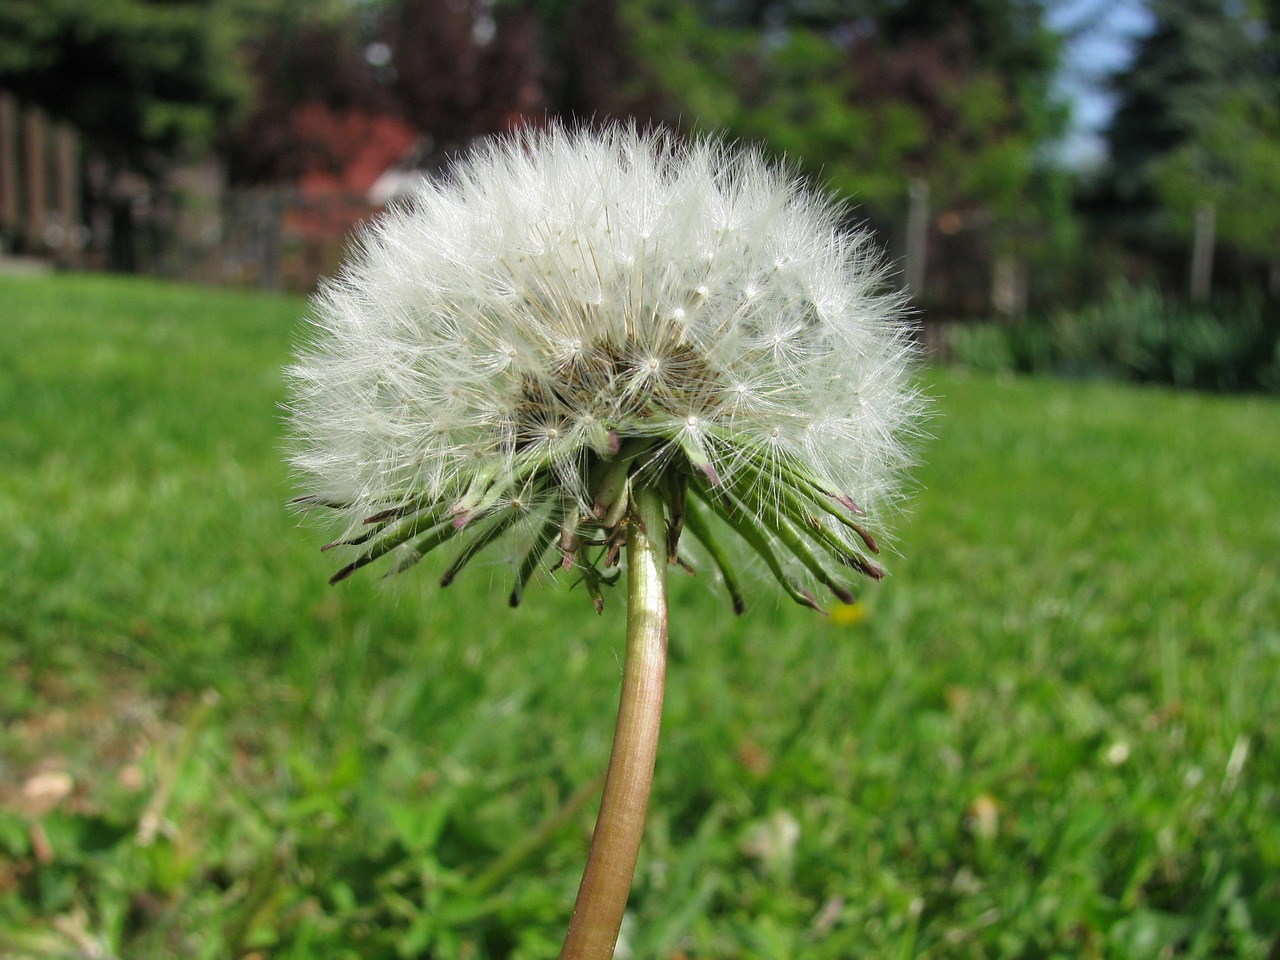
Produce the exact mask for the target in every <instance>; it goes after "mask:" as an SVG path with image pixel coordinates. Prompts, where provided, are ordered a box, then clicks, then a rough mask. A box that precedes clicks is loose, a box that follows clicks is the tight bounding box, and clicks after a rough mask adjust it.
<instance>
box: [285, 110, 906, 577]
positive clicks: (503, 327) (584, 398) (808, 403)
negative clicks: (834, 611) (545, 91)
mask: <svg viewBox="0 0 1280 960" xmlns="http://www.w3.org/2000/svg"><path fill="white" fill-rule="evenodd" d="M841 222H842V217H841V213H840V210H839V208H838V207H837V206H836V205H835V204H834V203H833V202H832V201H831V200H830V199H829V198H827V197H824V196H823V195H821V194H818V193H815V192H813V191H811V190H809V189H807V188H805V187H804V186H803V185H802V184H801V183H800V181H799V180H798V179H797V178H796V177H795V175H794V174H793V173H792V172H790V171H788V170H786V169H784V168H780V167H778V166H775V165H772V164H770V163H768V162H766V161H765V160H764V159H763V158H762V157H761V156H760V155H759V154H758V153H755V152H752V151H749V150H741V149H738V148H734V147H731V146H728V145H726V144H723V143H720V142H717V141H715V140H702V141H697V142H694V143H681V142H677V141H676V140H674V139H672V138H670V137H668V136H666V135H663V134H660V133H644V132H639V131H637V130H635V129H632V128H609V129H605V130H602V131H586V130H584V131H568V130H565V129H561V128H556V127H553V128H551V129H549V130H546V131H542V132H536V133H524V134H519V135H515V136H510V137H507V138H504V139H497V140H494V141H492V142H490V143H489V144H488V145H486V146H484V147H482V148H480V149H479V150H477V151H476V152H474V153H473V154H471V155H470V156H468V157H467V158H465V159H463V160H461V161H460V162H459V163H458V164H457V165H456V166H455V167H454V169H453V170H452V172H451V174H450V175H449V176H448V177H446V178H442V179H438V180H433V181H426V182H424V183H423V184H422V185H421V186H420V187H419V189H418V192H417V193H416V194H415V195H414V196H413V197H412V198H411V199H410V200H408V201H407V202H405V203H403V204H401V205H399V206H396V207H393V208H392V209H390V210H388V211H387V212H386V213H385V214H384V215H383V216H382V217H381V218H380V219H379V220H378V221H376V222H375V223H374V224H372V225H371V226H369V227H367V228H365V229H364V231H363V232H362V234H361V235H360V237H359V239H358V243H357V245H356V249H355V251H354V253H353V255H352V256H351V258H350V260H349V261H348V262H347V263H346V265H345V266H344V267H343V268H342V270H341V272H340V273H339V274H338V275H337V276H336V277H335V278H333V279H331V280H329V281H328V282H326V283H325V284H324V285H323V286H322V288H321V290H320V292H319V293H318V294H317V296H316V297H315V299H314V300H313V303H312V310H311V316H310V319H311V325H312V329H311V339H310V341H309V343H308V344H307V345H306V346H305V347H304V349H303V350H302V352H301V357H300V359H299V360H298V362H297V363H296V364H295V365H294V366H293V367H291V368H290V370H289V376H290V380H291V387H292V396H291V414H292V428H293V433H294V437H295V444H294V452H293V463H294V466H295V467H296V468H297V470H298V472H299V473H300V475H301V476H302V477H303V481H304V483H305V484H306V490H307V494H308V496H309V497H310V498H311V499H312V500H314V501H317V502H325V503H332V504H335V505H338V506H339V508H340V509H341V510H343V511H345V512H346V515H347V516H346V519H347V523H348V527H349V528H354V527H358V526H359V524H360V523H361V522H362V521H363V520H364V519H365V518H368V517H370V516H378V515H379V514H380V511H381V512H386V511H388V510H389V509H399V510H400V511H401V513H402V514H403V515H404V516H406V517H409V516H413V515H415V514H414V513H413V510H422V511H426V510H428V509H434V510H436V511H437V514H440V513H441V511H444V512H445V513H446V515H447V516H449V517H457V518H465V521H464V523H463V526H464V527H470V526H471V524H472V522H473V521H472V519H471V518H473V517H474V518H478V519H477V520H476V521H475V522H480V521H481V520H484V519H485V518H498V517H499V516H500V513H499V511H500V510H501V509H506V508H511V507H514V508H515V511H514V512H515V513H518V514H519V515H520V521H519V523H514V521H513V528H519V529H520V530H522V531H523V532H524V533H526V534H527V535H528V536H529V537H530V538H536V537H537V536H541V535H542V521H543V520H544V519H545V520H546V521H547V523H548V524H549V525H551V526H553V527H554V530H555V532H556V535H557V536H558V535H559V531H560V530H561V529H562V528H565V529H576V528H574V527H573V524H574V523H578V522H579V521H578V520H572V514H573V511H575V510H576V511H579V512H580V513H581V514H582V516H583V517H585V518H586V519H583V520H581V522H583V523H585V522H587V521H588V520H589V519H590V518H591V517H592V516H594V515H595V514H598V513H600V507H601V504H599V503H598V500H599V497H600V496H601V495H602V494H601V492H600V491H601V489H604V488H603V487H602V486H601V484H602V481H601V480H600V477H601V476H603V475H607V474H608V473H609V470H610V464H611V463H613V462H614V460H615V458H621V459H623V460H625V459H626V458H627V457H631V458H632V461H634V462H632V461H628V462H629V463H632V465H631V466H628V467H627V469H628V470H630V471H631V472H632V473H636V471H641V470H644V469H648V470H649V471H650V472H651V473H656V472H660V471H661V470H672V471H676V472H677V473H680V475H681V477H685V476H686V474H687V476H688V477H690V478H692V479H691V480H690V481H689V482H691V483H695V484H703V485H709V486H710V492H709V493H708V494H707V497H708V499H707V502H708V503H709V504H711V505H712V506H713V507H714V508H715V509H716V510H717V511H721V512H724V513H725V514H726V516H728V515H729V512H730V505H727V502H728V501H729V500H733V501H734V502H735V503H739V506H738V507H733V509H746V510H749V511H755V512H757V513H759V514H760V515H761V516H762V517H763V518H764V520H765V521H766V522H771V516H769V515H768V514H769V512H770V511H772V512H773V513H775V514H776V512H777V510H779V509H781V507H779V506H777V505H778V504H784V505H785V504H786V503H789V502H790V501H789V500H787V498H786V497H783V496H781V494H780V493H779V491H776V490H773V491H770V490H765V489H760V488H761V487H762V485H767V484H768V483H773V482H786V483H792V484H794V485H795V489H796V490H797V491H799V495H802V499H803V498H808V500H811V501H814V502H815V503H819V504H820V503H821V501H823V499H824V497H825V498H828V499H830V498H835V499H837V500H838V501H839V502H844V501H846V500H847V501H849V502H851V503H856V504H857V505H858V507H859V509H860V510H863V511H865V512H868V513H871V514H873V515H874V514H875V513H876V512H877V511H880V510H881V509H882V508H883V507H884V506H886V505H887V504H889V503H891V502H892V501H893V500H894V499H895V498H896V497H897V496H898V492H897V491H898V490H899V487H900V482H899V481H900V476H901V474H902V471H903V469H904V467H906V466H907V465H908V463H909V460H910V452H909V441H910V439H911V437H912V435H913V431H914V429H915V428H914V424H915V422H916V420H917V418H918V415H919V412H920V401H919V398H918V396H917V394H916V393H915V391H914V390H913V388H912V387H911V385H910V379H909V369H910V358H911V347H910V344H909V338H908V335H907V330H906V328H905V326H904V325H903V324H902V323H901V321H900V320H899V313H900V308H901V301H900V298H899V297H898V296H897V295H895V294H893V293H892V292H890V291H888V290H887V287H886V282H885V274H884V271H883V268H882V266H881V265H880V262H879V261H878V260H877V258H876V255H875V253H874V252H873V249H872V245H871V244H870V242H869V240H868V238H867V237H865V236H863V235H862V234H858V233H852V234H851V233H849V232H847V231H845V230H844V228H843V227H842V226H841ZM673 305H674V306H673ZM619 450H621V451H622V453H619ZM637 450H639V451H641V452H640V453H638V454H637V453H636V452H635V451H637ZM646 465H647V466H646ZM721 478H725V479H724V480H723V481H722V479H721ZM752 478H754V479H752ZM780 478H781V479H780ZM681 482H682V483H683V482H685V481H684V480H683V479H682V480H681ZM722 483H723V485H722ZM733 483H740V484H743V485H745V486H737V487H735V486H733ZM609 489H612V488H611V487H610V488H609ZM691 489H692V488H691ZM698 489H699V490H701V489H702V488H701V487H698ZM815 491H816V492H815ZM824 491H827V492H824ZM704 492H706V491H704ZM721 500H723V501H725V502H724V503H722V502H721ZM424 505H425V506H424ZM603 506H607V505H603ZM411 507H412V510H410V508H411ZM593 511H594V513H593ZM560 514H564V515H566V516H570V517H571V520H563V519H562V518H561V516H560ZM430 519H433V520H435V519H438V516H437V515H436V514H433V515H432V516H431V517H430ZM492 522H493V523H494V524H495V526H496V525H497V523H498V520H497V519H492ZM565 524H568V525H569V526H568V527H564V525H565ZM828 526H829V528H830V529H832V530H834V531H836V532H835V533H833V536H834V537H836V538H837V541H838V545H839V544H845V545H848V544H856V543H857V538H856V536H855V535H854V533H851V532H850V531H849V530H848V529H846V527H844V526H841V525H840V524H835V523H833V524H829V525H828ZM771 529H772V528H771ZM415 535H416V533H415ZM778 537H781V540H782V541H786V538H787V531H786V530H781V531H778V530H775V531H774V532H773V533H771V534H770V535H769V538H767V539H768V542H773V541H774V540H777V538H778ZM584 538H585V534H584ZM569 539H572V538H569ZM788 563H790V561H788Z"/></svg>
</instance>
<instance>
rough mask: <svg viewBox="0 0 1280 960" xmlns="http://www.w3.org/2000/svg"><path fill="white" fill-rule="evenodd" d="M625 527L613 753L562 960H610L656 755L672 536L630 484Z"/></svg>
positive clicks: (645, 489) (652, 497) (654, 498)
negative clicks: (621, 658)
mask: <svg viewBox="0 0 1280 960" xmlns="http://www.w3.org/2000/svg"><path fill="white" fill-rule="evenodd" d="M631 497H632V501H631V516H630V521H629V524H628V527H627V653H626V661H625V663H624V665H623V670H622V696H621V699H620V701H619V703H618V725H617V728H616V730H615V731H614V735H613V752H612V753H611V754H610V756H609V772H608V773H607V774H606V776H605V782H604V795H603V796H602V797H601V799H600V814H599V816H598V817H597V818H596V829H595V833H594V835H593V836H592V837H591V851H590V853H589V854H588V855H587V867H586V870H585V871H584V872H583V874H582V885H581V886H580V887H579V888H578V900H577V903H575V904H574V907H573V918H572V919H571V920H570V921H569V932H568V933H567V934H566V935H565V940H564V947H563V948H562V949H561V951H560V960H609V958H611V957H612V956H613V948H614V945H615V944H616V943H617V941H618V930H619V928H620V927H621V926H622V915H623V913H624V912H625V910H626V908H627V897H628V895H629V894H630V892H631V879H632V877H633V876H634V874H635V869H636V859H637V858H638V856H639V853H640V840H641V838H642V836H643V835H644V821H645V814H646V812H647V811H648V808H649V790H650V788H651V787H652V785H653V768H654V764H655V762H656V760H657V755H658V728H659V726H660V724H661V722H662V692H663V684H664V682H665V680H666V673H667V531H666V519H665V517H664V515H663V508H662V507H663V505H662V498H661V496H660V495H659V493H658V491H657V489H656V488H655V487H654V486H653V485H651V484H633V486H632V494H631Z"/></svg>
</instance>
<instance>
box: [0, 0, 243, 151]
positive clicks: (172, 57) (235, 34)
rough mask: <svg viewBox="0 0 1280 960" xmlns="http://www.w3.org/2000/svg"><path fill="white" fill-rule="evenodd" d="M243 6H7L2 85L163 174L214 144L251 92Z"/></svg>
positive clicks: (22, 0) (225, 0)
mask: <svg viewBox="0 0 1280 960" xmlns="http://www.w3.org/2000/svg"><path fill="white" fill-rule="evenodd" d="M242 12H243V9H242V6H241V5H240V4H237V3H236V0H164V2H161V0H111V2H103V0H4V2H3V3H0V87H3V88H6V89H9V90H11V91H13V92H14V93H15V94H17V96H18V97H20V98H21V99H23V100H25V101H27V102H30V103H36V104H39V105H40V106H42V107H44V108H45V109H46V110H48V111H49V112H50V113H51V114H52V115H54V116H56V117H59V118H61V119H64V120H67V121H70V122H71V123H72V124H74V125H75V126H76V127H77V128H79V130H80V131H81V132H82V134H83V135H84V136H85V137H86V138H87V140H88V142H89V143H90V144H91V145H92V146H93V147H94V148H95V149H97V150H98V151H100V152H102V153H103V154H104V155H106V156H108V157H110V158H112V159H113V160H115V161H117V162H120V163H123V164H126V165H128V166H131V167H134V168H135V169H140V170H147V171H154V170H156V169H157V168H158V167H159V166H160V165H161V164H162V162H163V159H164V158H166V157H170V156H172V155H174V154H175V153H177V152H179V151H181V150H182V149H184V148H186V147H189V146H201V145H204V144H207V143H209V142H210V141H211V140H212V138H213V137H214V135H215V133H216V132H217V130H218V128H219V125H220V124H221V123H223V122H224V121H225V120H226V118H227V117H229V116H230V115H232V113H233V112H234V111H235V110H236V108H237V107H238V106H239V105H240V104H241V103H243V102H244V100H245V99H246V98H247V96H248V95H249V93H250V88H249V85H248V82H247V78H246V75H245V73H244V71H243V68H242V65H241V61H240V57H239V55H238V43H239V39H240V36H241V25H242V23H243V20H242V18H241V16H239V15H238V14H240V13H242Z"/></svg>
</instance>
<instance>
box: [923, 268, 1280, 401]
mask: <svg viewBox="0 0 1280 960" xmlns="http://www.w3.org/2000/svg"><path fill="white" fill-rule="evenodd" d="M946 342H947V349H948V355H949V357H950V358H951V359H952V360H953V361H954V362H956V363H958V364H961V365H963V366H966V367H970V368H972V369H975V370H981V371H986V372H999V371H1012V372H1017V373H1056V374H1060V375H1065V376H1078V377H1112V378H1116V379H1124V380H1133V381H1138V382H1143V383H1164V384H1171V385H1173V386H1176V387H1182V388H1186V389H1195V390H1215V391H1223V392H1238V391H1266V392H1271V393H1280V318H1277V317H1276V316H1274V315H1273V313H1272V312H1269V311H1268V304H1267V302H1266V301H1265V299H1263V298H1262V297H1246V298H1242V299H1238V300H1235V301H1232V302H1222V303H1219V304H1215V305H1213V306H1190V305H1185V304H1176V303H1171V302H1170V301H1168V300H1167V299H1165V298H1164V297H1162V296H1161V295H1160V293H1159V292H1158V291H1156V290H1154V289H1151V288H1141V287H1129V286H1124V285H1115V286H1113V287H1111V289H1110V290H1108V292H1107V294H1106V296H1105V297H1104V298H1103V299H1102V300H1101V301H1100V302H1099V303H1097V304H1094V305H1092V306H1089V307H1085V308H1082V309H1080V310H1077V311H1061V312H1059V313H1057V314H1054V315H1052V316H1050V317H1048V318H1041V319H1027V320H1023V321H1020V322H1018V323H1014V324H1009V323H995V322H988V323H976V324H963V325H959V324H958V325H956V326H954V327H953V328H952V329H951V330H950V331H948V334H947V339H946Z"/></svg>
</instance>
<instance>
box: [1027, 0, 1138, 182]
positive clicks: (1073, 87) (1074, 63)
mask: <svg viewBox="0 0 1280 960" xmlns="http://www.w3.org/2000/svg"><path fill="white" fill-rule="evenodd" d="M1049 22H1050V25H1051V26H1053V27H1054V28H1055V29H1058V30H1063V31H1065V32H1066V33H1068V35H1069V36H1070V37H1071V41H1070V42H1069V43H1068V45H1067V49H1066V57H1065V63H1064V66H1063V71H1062V74H1061V76H1060V78H1059V85H1060V88H1061V91H1062V94H1063V96H1065V97H1067V98H1068V99H1069V100H1070V101H1071V103H1072V113H1073V117H1072V125H1071V131H1070V133H1069V134H1068V136H1067V141H1066V143H1065V144H1064V145H1063V155H1064V157H1065V159H1066V160H1067V162H1068V163H1070V164H1071V165H1073V166H1077V167H1089V166H1092V165H1095V164H1097V163H1098V162H1099V161H1101V159H1102V157H1103V154H1104V149H1105V148H1104V146H1103V143H1102V137H1101V132H1102V130H1103V129H1104V128H1105V127H1106V124H1107V121H1108V120H1109V119H1110V117H1111V113H1112V110H1113V109H1114V106H1115V105H1114V103H1113V102H1112V97H1110V96H1109V95H1108V94H1107V92H1106V79H1107V76H1108V75H1109V74H1111V73H1114V72H1115V71H1117V70H1119V69H1121V68H1122V67H1124V66H1126V65H1127V64H1128V63H1129V61H1130V59H1131V57H1132V55H1133V48H1134V41H1135V39H1136V38H1137V37H1139V36H1141V35H1142V33H1143V32H1145V31H1146V30H1147V29H1149V27H1150V25H1151V17H1150V15H1149V14H1148V13H1147V9H1146V4H1145V3H1144V2H1143V0H1055V2H1051V3H1050V4H1049Z"/></svg>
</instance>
